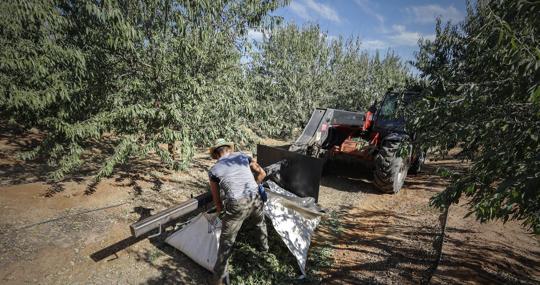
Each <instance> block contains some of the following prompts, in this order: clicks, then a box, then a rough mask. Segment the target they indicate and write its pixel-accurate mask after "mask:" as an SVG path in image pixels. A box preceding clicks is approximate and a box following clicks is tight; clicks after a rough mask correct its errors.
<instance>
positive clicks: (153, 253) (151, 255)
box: [148, 249, 163, 263]
mask: <svg viewBox="0 0 540 285" xmlns="http://www.w3.org/2000/svg"><path fill="white" fill-rule="evenodd" d="M162 255H163V252H162V251H161V250H159V249H153V250H152V251H150V252H149V253H148V261H149V262H150V263H154V262H155V261H156V260H157V259H158V258H159V257H160V256H162Z"/></svg>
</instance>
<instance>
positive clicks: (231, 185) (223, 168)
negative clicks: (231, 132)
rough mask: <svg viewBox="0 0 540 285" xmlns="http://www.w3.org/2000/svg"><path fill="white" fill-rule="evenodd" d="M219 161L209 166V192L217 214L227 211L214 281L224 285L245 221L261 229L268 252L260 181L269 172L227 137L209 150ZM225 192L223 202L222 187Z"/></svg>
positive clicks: (259, 234) (259, 235)
mask: <svg viewBox="0 0 540 285" xmlns="http://www.w3.org/2000/svg"><path fill="white" fill-rule="evenodd" d="M209 152H210V155H211V156H212V158H213V159H217V162H216V164H215V165H214V166H213V167H212V168H210V171H209V173H208V174H209V178H210V191H211V192H212V199H213V200H214V204H215V205H216V209H217V211H218V213H221V211H222V210H224V211H225V212H224V215H223V217H222V228H221V237H220V238H219V249H218V256H217V261H216V264H215V266H214V276H213V280H212V282H211V283H213V284H223V281H224V279H225V278H226V277H227V263H228V259H229V257H230V256H231V253H232V252H231V251H232V247H233V245H234V242H235V240H236V235H237V234H238V231H239V230H240V227H241V226H242V223H243V222H244V220H246V219H248V220H251V221H253V223H254V224H255V226H256V229H257V231H258V237H259V238H258V242H259V246H260V250H261V251H268V234H267V231H266V224H265V222H264V214H263V202H262V199H261V197H260V196H259V193H258V184H259V183H261V182H262V180H263V179H264V177H265V176H266V173H265V171H264V169H262V167H261V166H260V165H259V164H258V163H257V162H256V161H254V160H253V159H252V158H251V157H249V156H248V155H246V154H243V153H241V152H234V144H233V143H231V142H226V141H225V140H224V139H218V140H216V142H215V144H214V146H212V147H211V148H210V149H209ZM220 188H221V189H222V190H223V192H224V195H225V197H224V199H223V204H222V200H221V197H220V191H219V189H220Z"/></svg>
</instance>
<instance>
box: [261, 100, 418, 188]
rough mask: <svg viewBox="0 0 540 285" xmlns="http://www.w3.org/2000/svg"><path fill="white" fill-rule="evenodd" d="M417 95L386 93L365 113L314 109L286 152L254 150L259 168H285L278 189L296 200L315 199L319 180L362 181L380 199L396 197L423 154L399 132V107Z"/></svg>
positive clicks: (401, 127) (283, 149)
mask: <svg viewBox="0 0 540 285" xmlns="http://www.w3.org/2000/svg"><path fill="white" fill-rule="evenodd" d="M419 96H420V94H419V93H418V92H411V91H405V92H388V93H387V94H386V95H385V96H384V98H383V100H382V101H381V102H380V103H375V104H373V106H371V108H370V109H369V110H368V111H367V112H366V113H360V112H350V111H343V110H336V109H316V110H315V111H314V112H313V114H312V115H311V119H310V120H309V122H308V123H307V125H306V127H305V128H304V130H303V132H302V134H301V136H300V137H299V138H298V139H297V140H296V142H295V143H294V144H292V145H290V146H284V147H278V148H273V147H268V146H263V145H259V146H258V151H257V155H258V156H259V161H260V163H261V164H262V165H263V166H267V165H270V164H273V163H276V162H278V161H282V160H287V161H288V163H287V164H286V166H284V168H283V169H281V171H280V177H279V181H280V182H281V184H282V186H283V187H285V188H288V189H290V190H291V191H292V192H295V193H297V194H299V195H301V196H312V197H315V198H317V196H318V188H319V181H320V175H321V174H322V173H323V169H324V172H325V173H334V174H339V175H351V176H359V174H361V175H360V176H365V177H366V178H371V179H372V180H373V183H374V185H375V186H376V187H377V188H378V189H379V190H380V191H382V192H384V193H397V192H399V190H400V189H401V187H402V186H403V183H404V181H405V177H406V176H407V173H412V174H415V173H417V172H418V171H419V170H420V167H421V165H422V164H423V162H424V159H425V152H422V151H420V150H419V149H418V148H416V147H414V144H413V143H414V134H410V133H408V132H407V131H406V129H405V119H404V116H403V110H404V108H403V107H404V106H406V105H407V104H408V103H410V102H412V101H413V100H415V98H418V97H419Z"/></svg>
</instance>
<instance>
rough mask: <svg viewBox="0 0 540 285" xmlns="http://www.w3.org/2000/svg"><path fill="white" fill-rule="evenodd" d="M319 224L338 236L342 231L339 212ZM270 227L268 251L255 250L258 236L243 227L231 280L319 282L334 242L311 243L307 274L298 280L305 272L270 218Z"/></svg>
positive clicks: (248, 283)
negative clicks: (301, 270) (299, 266)
mask: <svg viewBox="0 0 540 285" xmlns="http://www.w3.org/2000/svg"><path fill="white" fill-rule="evenodd" d="M319 226H320V227H328V228H330V229H331V230H332V232H333V233H335V234H336V235H339V234H340V233H341V232H342V231H343V227H342V226H341V223H340V222H339V214H338V213H337V212H331V213H330V214H329V215H328V216H326V217H324V218H323V220H322V221H321V223H320V225H319ZM267 228H268V243H269V246H270V251H269V252H268V253H264V252H259V251H258V250H257V249H255V247H254V246H256V245H257V244H256V243H257V239H256V236H255V235H254V234H255V233H254V232H253V231H246V230H245V229H242V230H241V231H240V233H239V234H238V238H237V242H236V245H235V249H234V251H233V255H232V257H231V259H230V261H229V272H230V278H231V283H232V284H240V285H255V284H257V285H266V284H318V283H320V281H321V279H322V276H321V274H320V270H321V269H323V268H327V267H329V266H331V265H332V263H333V258H332V251H333V249H332V247H331V243H330V242H324V243H319V244H316V245H312V247H311V248H310V250H309V253H308V261H307V265H306V271H307V272H306V277H305V278H303V279H298V277H300V275H301V274H302V273H301V272H300V270H299V268H298V264H297V262H296V259H295V258H294V256H293V255H292V254H291V253H290V251H289V250H288V249H287V246H286V245H285V244H284V243H283V241H282V240H281V237H280V236H279V235H278V233H277V232H276V231H275V230H274V228H273V227H272V225H271V223H270V222H269V221H267Z"/></svg>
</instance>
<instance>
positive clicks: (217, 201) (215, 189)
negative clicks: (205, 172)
mask: <svg viewBox="0 0 540 285" xmlns="http://www.w3.org/2000/svg"><path fill="white" fill-rule="evenodd" d="M210 193H212V200H213V201H214V205H216V211H217V212H218V214H219V213H221V211H222V210H223V206H222V204H221V197H219V185H218V184H217V182H214V181H212V180H210Z"/></svg>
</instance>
